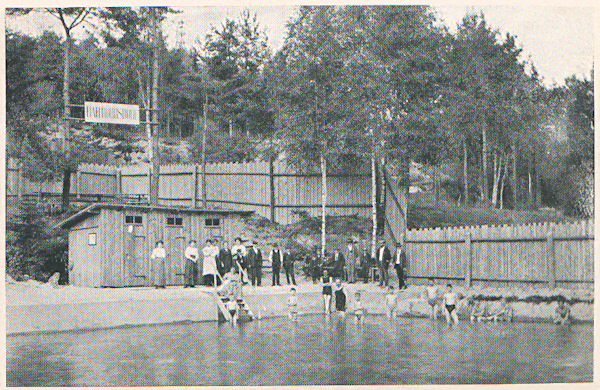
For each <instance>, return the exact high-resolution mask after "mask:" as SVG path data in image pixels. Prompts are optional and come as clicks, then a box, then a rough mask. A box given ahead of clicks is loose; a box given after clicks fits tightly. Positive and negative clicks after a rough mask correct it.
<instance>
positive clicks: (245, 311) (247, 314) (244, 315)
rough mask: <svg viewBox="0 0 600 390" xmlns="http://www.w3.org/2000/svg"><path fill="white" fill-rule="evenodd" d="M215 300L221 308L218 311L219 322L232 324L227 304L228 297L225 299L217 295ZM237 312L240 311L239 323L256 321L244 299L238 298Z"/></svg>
mask: <svg viewBox="0 0 600 390" xmlns="http://www.w3.org/2000/svg"><path fill="white" fill-rule="evenodd" d="M215 298H216V301H217V306H218V307H219V311H218V321H219V322H231V321H233V318H232V317H231V314H230V313H229V310H228V309H227V306H226V305H227V303H228V302H229V298H228V297H223V296H219V295H217V294H215ZM237 310H238V319H237V322H249V321H252V320H253V319H254V314H253V313H252V310H250V307H249V306H248V304H247V303H246V302H245V301H244V300H243V299H242V298H238V300H237Z"/></svg>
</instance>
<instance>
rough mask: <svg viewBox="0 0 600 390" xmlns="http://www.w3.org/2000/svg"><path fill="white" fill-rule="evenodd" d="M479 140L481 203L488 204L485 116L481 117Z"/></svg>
mask: <svg viewBox="0 0 600 390" xmlns="http://www.w3.org/2000/svg"><path fill="white" fill-rule="evenodd" d="M481 138H482V148H481V165H482V172H481V184H482V186H483V202H484V203H485V204H488V203H489V201H490V191H489V190H490V189H489V186H488V166H487V159H488V144H487V121H486V119H485V116H482V117H481Z"/></svg>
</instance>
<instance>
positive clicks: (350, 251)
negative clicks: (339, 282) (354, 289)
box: [344, 238, 358, 283]
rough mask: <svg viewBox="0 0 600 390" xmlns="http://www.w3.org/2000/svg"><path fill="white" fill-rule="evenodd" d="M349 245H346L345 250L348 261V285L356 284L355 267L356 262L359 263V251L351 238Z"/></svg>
mask: <svg viewBox="0 0 600 390" xmlns="http://www.w3.org/2000/svg"><path fill="white" fill-rule="evenodd" d="M347 243H348V245H346V248H345V250H344V258H345V259H346V272H347V273H348V277H347V280H348V283H354V282H355V280H354V278H355V275H354V273H355V266H356V262H357V261H358V249H357V248H356V245H355V244H354V240H352V238H349V239H348V241H347Z"/></svg>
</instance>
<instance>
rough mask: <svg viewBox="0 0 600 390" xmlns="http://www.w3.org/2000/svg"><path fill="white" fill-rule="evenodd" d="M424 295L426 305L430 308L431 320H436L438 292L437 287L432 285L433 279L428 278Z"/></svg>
mask: <svg viewBox="0 0 600 390" xmlns="http://www.w3.org/2000/svg"><path fill="white" fill-rule="evenodd" d="M425 295H426V299H427V303H428V304H429V307H430V308H431V319H436V318H437V312H438V302H439V301H438V295H439V290H438V287H437V286H435V285H434V281H433V278H429V285H427V286H425Z"/></svg>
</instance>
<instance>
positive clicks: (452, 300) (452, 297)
mask: <svg viewBox="0 0 600 390" xmlns="http://www.w3.org/2000/svg"><path fill="white" fill-rule="evenodd" d="M446 287H447V292H446V293H445V294H444V309H445V310H444V311H445V313H446V321H447V322H448V325H450V321H451V320H454V322H455V323H458V315H457V314H456V304H457V303H458V297H457V296H456V293H455V292H453V291H452V285H451V284H450V283H448V285H447V286H446Z"/></svg>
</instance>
